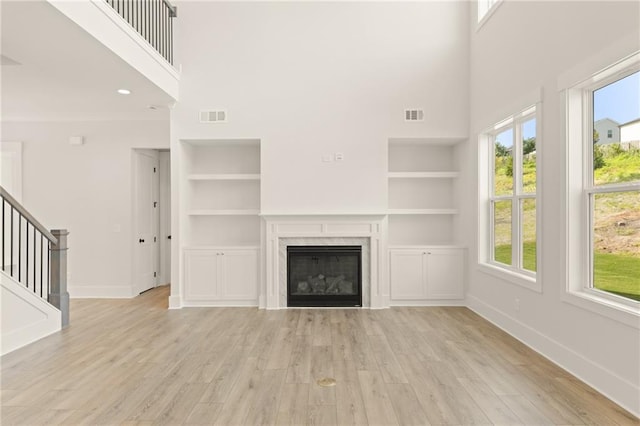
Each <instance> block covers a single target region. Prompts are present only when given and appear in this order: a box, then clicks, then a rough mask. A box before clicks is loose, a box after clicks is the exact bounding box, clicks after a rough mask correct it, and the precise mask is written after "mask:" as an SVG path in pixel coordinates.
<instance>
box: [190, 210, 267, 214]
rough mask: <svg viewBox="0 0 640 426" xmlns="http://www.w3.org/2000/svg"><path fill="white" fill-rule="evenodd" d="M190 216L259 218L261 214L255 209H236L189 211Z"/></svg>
mask: <svg viewBox="0 0 640 426" xmlns="http://www.w3.org/2000/svg"><path fill="white" fill-rule="evenodd" d="M187 214H188V215H189V216H257V215H259V214H260V210H257V209H256V210H253V209H235V210H213V209H199V210H189V211H188V212H187Z"/></svg>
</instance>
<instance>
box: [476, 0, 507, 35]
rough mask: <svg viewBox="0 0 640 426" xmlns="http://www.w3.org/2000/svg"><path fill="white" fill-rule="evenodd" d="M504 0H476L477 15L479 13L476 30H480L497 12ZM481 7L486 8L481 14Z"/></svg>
mask: <svg viewBox="0 0 640 426" xmlns="http://www.w3.org/2000/svg"><path fill="white" fill-rule="evenodd" d="M503 1H504V0H477V1H476V15H477V26H476V31H478V30H480V28H482V26H483V25H484V24H485V23H486V22H487V21H488V20H489V18H491V16H492V15H493V14H494V13H495V11H496V10H497V9H498V7H500V5H501V4H502V3H503ZM481 7H483V8H485V7H486V10H485V11H484V13H483V14H482V16H480V10H481Z"/></svg>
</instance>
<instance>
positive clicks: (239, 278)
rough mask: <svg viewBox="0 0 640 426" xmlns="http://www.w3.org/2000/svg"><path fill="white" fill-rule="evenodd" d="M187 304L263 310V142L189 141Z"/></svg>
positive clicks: (184, 198)
mask: <svg viewBox="0 0 640 426" xmlns="http://www.w3.org/2000/svg"><path fill="white" fill-rule="evenodd" d="M181 149H182V151H181V155H182V158H181V160H182V162H181V163H182V165H183V167H182V170H181V173H182V179H181V188H180V189H181V194H180V195H181V199H180V201H181V206H183V207H182V208H181V209H182V215H183V216H182V217H183V218H184V221H183V223H184V227H183V228H182V232H183V233H182V237H181V246H182V253H183V262H184V268H183V278H184V293H183V297H184V304H185V305H186V306H189V305H198V304H208V305H215V304H216V302H218V301H220V302H224V303H221V304H228V305H245V304H246V305H257V299H258V288H259V282H260V279H259V270H260V263H259V253H260V249H259V247H260V235H261V219H260V216H259V214H260V141H259V140H256V139H230V140H183V141H182V142H181Z"/></svg>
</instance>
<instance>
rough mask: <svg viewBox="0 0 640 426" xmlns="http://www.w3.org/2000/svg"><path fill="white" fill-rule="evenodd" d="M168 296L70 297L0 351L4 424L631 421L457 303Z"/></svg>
mask: <svg viewBox="0 0 640 426" xmlns="http://www.w3.org/2000/svg"><path fill="white" fill-rule="evenodd" d="M167 295H168V289H167V288H166V287H165V288H159V289H155V290H153V291H151V292H148V293H146V294H144V295H142V296H139V297H137V298H135V299H133V300H74V301H72V315H71V324H72V325H71V326H70V327H69V328H68V329H66V330H64V331H63V332H61V333H57V334H55V335H53V336H50V337H48V338H46V339H43V340H41V341H39V342H36V343H35V344H32V345H30V346H28V347H26V348H23V349H20V350H18V351H15V352H13V353H11V354H8V355H6V356H5V357H3V358H2V359H1V362H2V370H1V371H2V386H1V391H2V393H1V398H2V417H1V420H2V424H3V425H10V424H19V425H36V424H46V425H54V424H74V425H75V424H127V425H129V424H156V423H157V424H203V425H209V424H220V425H240V424H250V425H262V424H331V425H350V424H363V425H365V424H372V425H373V424H376V425H395V424H413V425H428V424H433V425H441V424H455V425H467V424H527V425H543V424H563V425H564V424H571V425H581V424H595V425H603V426H608V425H616V424H638V419H636V418H634V417H633V416H632V415H630V414H629V413H627V412H625V411H624V410H623V409H621V408H620V407H618V406H616V405H615V404H613V403H612V402H610V401H609V400H607V399H606V398H604V397H603V396H601V395H599V394H598V393H596V392H595V391H594V390H593V389H591V388H590V387H588V386H587V385H585V384H583V383H581V382H580V381H578V380H577V379H576V378H574V377H573V376H571V375H570V374H568V373H566V372H564V371H563V370H561V369H559V368H558V367H556V366H555V365H553V364H551V363H550V362H548V361H546V360H545V359H544V358H542V357H541V356H539V355H537V354H536V353H534V352H532V351H531V350H529V349H528V348H526V347H525V346H523V345H522V344H520V343H519V342H517V341H516V340H514V339H513V338H511V337H509V336H508V335H506V334H505V333H503V332H502V331H500V330H499V329H497V328H496V327H494V326H492V325H491V324H489V323H488V322H486V321H484V320H482V319H481V318H480V317H478V316H477V315H475V314H474V313H472V312H471V311H469V310H467V309H465V308H394V309H390V310H382V311H369V310H288V311H276V312H269V311H261V310H257V309H251V308H191V309H183V310H177V311H169V310H167V309H166V307H167V306H166V300H167ZM325 377H329V378H335V380H336V382H337V384H336V385H335V386H334V387H321V386H319V385H317V384H316V381H317V380H318V379H320V378H325Z"/></svg>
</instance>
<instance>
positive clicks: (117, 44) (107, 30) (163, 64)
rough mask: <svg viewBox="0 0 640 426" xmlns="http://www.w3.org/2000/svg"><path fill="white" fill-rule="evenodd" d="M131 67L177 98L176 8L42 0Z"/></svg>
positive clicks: (119, 0)
mask: <svg viewBox="0 0 640 426" xmlns="http://www.w3.org/2000/svg"><path fill="white" fill-rule="evenodd" d="M46 1H47V2H48V3H50V4H51V5H52V6H54V7H55V8H56V9H58V10H59V11H60V12H62V13H63V14H64V15H66V17H67V18H69V19H71V20H72V21H74V22H75V23H76V24H77V25H78V26H80V27H81V28H82V29H83V30H84V31H86V32H87V33H89V34H90V35H91V36H93V37H94V38H95V39H96V40H98V41H99V42H100V43H102V44H103V45H104V46H106V47H107V48H109V49H110V50H111V51H113V53H115V54H116V55H118V56H119V57H120V58H121V59H122V60H124V61H125V62H126V63H128V64H129V65H130V66H131V67H133V68H134V69H135V70H137V71H138V72H139V73H140V74H142V75H143V76H145V77H146V78H147V79H148V80H150V81H151V82H152V83H154V84H155V85H156V86H157V87H159V88H160V89H162V90H163V91H164V92H165V93H166V94H168V95H169V96H170V97H171V98H173V99H174V100H178V82H179V73H178V71H177V70H176V69H175V68H174V66H173V59H174V48H173V32H174V26H175V20H176V19H177V8H176V7H175V6H173V5H172V4H171V3H170V2H169V1H168V0H78V1H68V0H46Z"/></svg>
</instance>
